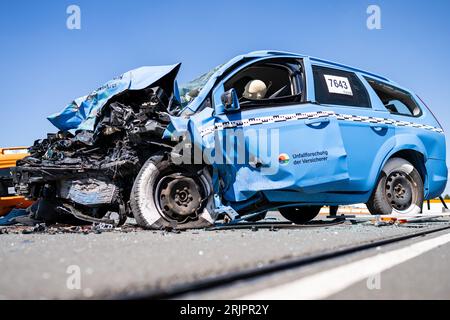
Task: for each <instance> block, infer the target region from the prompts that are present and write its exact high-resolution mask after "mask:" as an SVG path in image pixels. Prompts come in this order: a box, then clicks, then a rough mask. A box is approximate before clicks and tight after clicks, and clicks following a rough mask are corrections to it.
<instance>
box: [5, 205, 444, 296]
mask: <svg viewBox="0 0 450 320" xmlns="http://www.w3.org/2000/svg"><path fill="white" fill-rule="evenodd" d="M272 216H273V217H274V218H276V219H280V217H279V215H277V214H276V213H272ZM323 218H324V216H321V217H319V219H323ZM280 220H281V219H280ZM449 223H450V221H449V220H448V219H440V220H438V221H434V222H430V223H416V224H410V225H408V226H406V225H403V226H394V225H392V226H383V227H376V226H374V225H372V224H370V223H369V224H356V225H353V224H350V223H344V224H340V225H336V226H331V227H318V228H298V229H254V230H220V231H205V230H190V231H185V232H181V233H171V232H164V231H144V230H140V229H134V228H124V229H123V230H112V231H108V232H101V233H98V234H97V233H87V234H84V233H82V232H77V233H62V234H59V233H56V234H48V233H30V234H23V233H20V232H18V233H13V232H10V233H8V234H0V268H1V270H0V298H1V299H93V298H100V299H105V298H106V299H109V298H134V297H143V296H145V295H146V294H148V293H149V292H153V291H154V290H159V289H166V288H171V287H172V286H174V285H179V284H189V283H192V282H195V281H197V280H201V279H205V278H209V277H214V276H217V275H223V274H228V273H233V272H236V271H240V270H246V269H249V268H259V267H261V266H265V265H268V264H271V263H273V262H278V261H285V260H289V259H292V258H298V257H308V256H312V255H316V254H318V253H323V252H331V251H334V250H339V249H342V248H346V247H349V246H353V245H357V244H364V243H370V242H373V241H376V240H380V239H386V238H389V237H393V236H398V235H405V234H410V233H413V232H417V231H418V230H427V229H429V228H436V227H440V226H445V225H448V224H449ZM125 231H126V232H125ZM443 233H445V232H443ZM447 233H448V231H447ZM431 237H435V235H429V236H427V237H426V238H431ZM419 240H420V239H414V240H409V241H403V242H401V243H396V244H393V245H389V246H383V247H382V248H378V249H374V250H366V251H363V252H360V253H355V254H352V255H350V256H348V257H347V256H346V257H343V258H339V259H332V260H330V261H325V262H323V263H316V264H312V265H308V266H304V267H302V268H298V269H295V270H289V271H285V272H280V273H276V274H273V275H270V276H266V277H260V278H257V279H252V280H251V281H241V282H239V283H238V284H235V283H234V284H230V285H229V286H225V287H221V288H219V289H216V290H211V291H206V292H200V293H195V294H191V295H187V296H182V297H180V298H185V297H188V298H196V299H197V298H198V299H214V298H221V299H231V298H233V299H234V298H236V299H239V298H242V297H252V294H253V293H255V292H259V291H261V290H263V289H264V290H266V289H271V288H276V287H277V286H279V285H282V284H285V283H287V282H291V281H294V280H298V279H301V278H303V277H306V276H310V275H313V274H317V273H320V272H323V271H326V270H330V269H333V268H334V267H337V266H342V265H345V264H346V263H349V262H351V261H358V260H359V259H362V258H365V257H368V256H371V255H376V254H378V253H380V252H385V251H389V250H391V249H395V248H399V247H402V246H407V245H409V244H410V243H411V242H414V241H419ZM449 248H450V247H449V245H448V244H446V245H443V246H439V247H437V248H435V249H433V250H430V251H428V252H426V253H424V254H423V255H420V256H418V257H416V258H414V259H411V260H408V261H407V262H405V263H402V264H399V265H396V266H394V267H392V268H391V269H388V270H386V271H385V272H382V273H381V277H380V279H381V281H380V280H379V279H378V278H377V279H376V281H375V287H376V290H369V289H368V287H367V283H366V282H365V281H358V282H355V283H354V284H352V285H351V286H349V287H347V288H345V290H341V291H339V292H336V293H334V294H331V295H329V296H326V297H324V298H330V299H333V298H345V299H365V298H370V299H372V298H373V299H378V298H393V299H396V298H398V299H409V298H438V299H442V298H447V299H448V298H450V285H449V284H450V281H449V280H450V279H449V278H450V276H449V273H448V272H446V270H448V269H449V267H450V259H449V255H448V253H449V252H450V251H449ZM380 282H381V289H378V287H380V284H379V283H380ZM266 291H267V290H266ZM269 291H270V290H269ZM269 293H270V292H269Z"/></svg>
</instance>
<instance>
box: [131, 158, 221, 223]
mask: <svg viewBox="0 0 450 320" xmlns="http://www.w3.org/2000/svg"><path fill="white" fill-rule="evenodd" d="M172 176H176V177H175V178H173V179H172V178H171V177H172ZM200 176H202V175H200ZM185 178H186V179H189V183H190V185H189V187H191V185H192V183H191V181H190V180H192V181H195V182H196V186H195V188H194V189H195V190H193V191H194V192H195V194H190V193H188V196H189V198H193V197H195V199H196V200H195V201H194V200H187V201H189V202H188V205H186V207H188V206H190V205H191V204H192V202H195V203H194V204H197V203H201V205H200V204H199V205H198V206H194V207H195V208H196V209H195V212H196V214H195V217H194V216H192V215H177V213H179V212H181V211H176V210H175V209H178V208H179V207H178V206H177V205H175V206H176V208H174V207H173V206H172V207H170V206H171V205H172V204H174V201H176V200H174V199H172V198H173V197H172V195H173V194H174V193H176V195H174V197H177V195H178V191H179V189H176V192H174V190H175V189H172V188H171V187H170V188H169V186H170V185H171V184H172V183H175V184H177V183H178V184H180V182H179V181H182V180H183V179H185ZM169 179H172V180H170V182H169V183H168V184H167V185H168V186H167V189H170V190H171V192H170V194H169V195H168V194H167V193H164V192H165V191H164V192H159V190H160V185H162V184H164V183H165V182H164V181H168V180H169ZM186 179H185V180H186ZM186 181H187V180H186ZM205 181H207V179H204V178H202V177H199V175H198V173H192V174H190V173H189V172H188V171H187V170H183V169H182V168H181V167H176V166H174V165H172V164H171V163H170V161H168V160H166V159H165V158H164V157H163V156H159V155H158V156H153V157H151V158H149V159H148V160H147V162H146V163H145V164H144V166H143V167H142V168H141V170H140V172H139V174H138V175H137V177H136V179H135V181H134V184H133V188H132V190H131V195H130V206H131V210H132V212H133V216H134V218H135V219H136V222H137V223H138V225H139V226H140V227H142V228H145V229H157V230H161V229H171V230H172V229H177V230H183V229H196V228H204V227H208V226H211V225H212V224H213V223H214V220H213V219H212V218H211V215H209V212H208V210H206V205H207V203H209V201H210V199H211V192H210V189H208V188H209V186H208V185H206V183H204V182H205ZM163 182H164V183H163ZM184 182H185V181H184ZM197 183H198V185H197ZM200 185H201V186H200ZM176 188H178V187H176ZM180 189H181V188H180ZM200 189H201V190H200ZM197 191H198V193H197ZM182 192H183V191H182ZM203 193H204V194H203ZM199 195H201V197H199ZM162 196H164V198H162ZM166 196H167V197H166ZM192 196H193V197H192ZM168 198H170V200H163V199H168ZM177 199H179V198H177ZM200 199H202V200H200ZM163 201H167V202H169V201H170V203H168V204H167V203H164V202H163ZM163 206H164V208H163ZM169 207H170V208H169ZM167 208H169V209H167ZM183 208H184V207H183ZM183 208H182V209H183ZM180 210H181V209H180ZM169 213H170V214H169Z"/></svg>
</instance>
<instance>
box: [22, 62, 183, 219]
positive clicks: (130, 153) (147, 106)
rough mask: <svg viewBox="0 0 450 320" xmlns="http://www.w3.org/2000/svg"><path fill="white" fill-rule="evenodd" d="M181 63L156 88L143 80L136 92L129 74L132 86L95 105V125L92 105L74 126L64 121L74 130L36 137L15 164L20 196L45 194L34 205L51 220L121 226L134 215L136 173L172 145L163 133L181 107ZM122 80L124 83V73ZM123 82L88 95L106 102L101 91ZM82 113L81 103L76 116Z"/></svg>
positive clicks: (155, 82)
mask: <svg viewBox="0 0 450 320" xmlns="http://www.w3.org/2000/svg"><path fill="white" fill-rule="evenodd" d="M178 67H179V66H177V67H175V68H172V69H171V70H170V71H169V72H166V74H163V75H162V76H161V74H160V75H159V78H158V79H157V80H155V81H152V83H151V85H150V86H147V85H148V84H149V83H150V82H147V83H145V84H143V83H142V81H140V83H139V84H138V85H139V86H140V87H137V88H134V90H130V87H131V86H132V85H135V86H136V82H138V80H136V77H134V78H133V77H131V76H130V77H129V78H133V80H134V84H133V83H131V81H130V85H128V86H124V87H123V88H122V89H120V90H119V91H117V92H115V93H114V94H111V95H110V96H109V97H108V99H107V101H105V102H104V103H102V104H101V105H99V104H96V105H95V106H96V110H95V112H94V114H95V117H94V121H92V126H91V127H89V126H86V123H88V122H89V119H90V118H92V117H91V116H92V114H93V112H92V108H91V113H90V114H89V115H86V118H85V119H83V120H84V121H79V122H78V123H77V127H76V128H75V129H74V128H73V127H72V128H64V127H63V128H62V129H71V130H62V131H60V132H59V133H56V134H49V135H48V136H47V138H46V139H43V140H38V141H36V142H35V143H34V145H33V146H32V147H31V148H30V150H29V151H30V156H28V157H26V158H24V159H23V160H21V161H19V162H18V163H17V167H16V168H15V170H14V181H15V186H16V190H17V192H18V193H19V194H20V195H22V196H24V197H26V198H27V199H30V200H39V204H40V205H38V206H36V208H35V210H37V213H36V215H37V216H39V218H41V219H42V220H44V221H46V222H47V221H48V222H53V221H65V220H66V219H68V220H72V221H73V218H74V217H75V218H76V219H77V220H83V221H89V222H105V223H111V224H116V225H117V224H121V223H123V222H124V221H125V220H126V217H127V216H131V215H132V214H131V210H130V208H129V197H130V191H131V188H132V186H133V181H134V179H135V177H136V175H137V174H138V172H139V170H140V169H141V167H142V165H143V164H144V163H145V161H146V160H147V159H148V158H149V157H151V156H152V155H154V154H156V153H158V152H162V151H170V149H171V148H172V145H171V141H170V140H169V141H168V140H167V139H163V133H164V131H165V129H166V127H167V126H168V124H169V123H170V113H173V111H170V110H173V109H176V108H177V106H174V103H175V102H174V99H173V97H172V91H173V85H174V82H173V81H174V77H175V76H176V73H177V71H178ZM147 78H148V77H147ZM116 81H119V84H120V82H123V76H122V77H121V78H119V79H118V80H116ZM127 81H128V80H127ZM118 87H120V86H115V87H112V86H111V85H106V86H104V87H102V88H101V89H99V90H97V91H96V92H95V94H94V95H91V96H90V97H88V98H86V99H85V101H91V102H92V101H93V100H94V101H100V99H101V96H102V90H103V92H104V90H111V88H118ZM89 99H90V100H89ZM88 106H89V107H92V103H91V105H88ZM81 107H83V105H81ZM81 107H80V108H81ZM84 107H86V105H84ZM66 110H69V111H71V110H72V109H70V108H67V109H66ZM64 112H66V111H64ZM64 112H63V113H64ZM63 113H62V114H63ZM79 114H80V110H79V109H78V110H77V114H76V117H72V118H73V119H77V117H79ZM63 116H64V115H62V116H61V115H60V116H59V117H58V118H57V120H58V121H59V120H61V119H62V118H64V117H63ZM65 116H66V118H65V119H63V120H64V121H63V122H61V123H63V124H64V125H67V124H68V123H70V121H68V120H67V112H66V115H65ZM52 120H53V121H52V122H54V121H55V118H54V119H52Z"/></svg>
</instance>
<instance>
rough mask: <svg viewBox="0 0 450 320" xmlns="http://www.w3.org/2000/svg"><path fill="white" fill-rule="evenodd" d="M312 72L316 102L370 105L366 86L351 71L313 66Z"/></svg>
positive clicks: (353, 105)
mask: <svg viewBox="0 0 450 320" xmlns="http://www.w3.org/2000/svg"><path fill="white" fill-rule="evenodd" d="M313 74H314V87H315V93H316V101H317V102H318V103H320V104H336V105H342V106H351V107H361V108H370V107H371V105H370V99H369V95H368V93H367V90H366V88H365V87H364V85H363V84H362V82H361V81H360V80H359V79H358V77H357V76H356V74H354V73H353V72H347V71H342V70H337V69H333V68H326V67H319V66H313Z"/></svg>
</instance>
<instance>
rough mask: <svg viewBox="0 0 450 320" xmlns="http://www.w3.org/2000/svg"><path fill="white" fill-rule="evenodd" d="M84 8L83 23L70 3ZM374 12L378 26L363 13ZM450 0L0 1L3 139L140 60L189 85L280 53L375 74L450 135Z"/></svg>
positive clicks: (28, 139) (36, 133)
mask: <svg viewBox="0 0 450 320" xmlns="http://www.w3.org/2000/svg"><path fill="white" fill-rule="evenodd" d="M70 4H75V5H78V6H79V7H80V8H81V30H68V29H67V28H66V19H67V17H68V15H67V14H66V8H67V6H68V5H70ZM370 4H377V5H379V6H380V8H381V14H382V16H381V21H382V29H381V30H368V29H367V27H366V19H367V17H368V15H367V14H366V9H367V7H368V5H370ZM449 33H450V1H448V0H433V1H400V0H389V1H375V0H373V1H364V0H361V1H357V0H348V1H332V0H329V1H324V0H315V1H302V0H295V1H283V0H277V1H261V0H256V1H255V0H251V1H237V0H232V1H212V0H210V1H171V0H165V1H158V2H156V1H149V0H146V1H144V0H142V1H141V0H139V1H138V0H136V1H132V0H129V1H114V0H108V1H107V0H89V1H88V0H71V1H66V0H58V1H44V0H42V1H23V0H14V1H12V0H9V1H8V0H5V1H1V2H0V48H1V50H0V70H1V75H2V76H1V78H0V98H1V106H0V119H1V124H0V133H1V134H0V146H16V145H30V144H31V143H32V142H33V141H34V140H35V139H38V138H41V137H44V136H45V134H46V133H47V132H54V131H55V128H53V127H52V126H51V124H50V123H49V122H48V121H47V120H46V116H47V115H49V114H51V113H53V112H56V111H59V110H60V109H62V108H63V107H64V106H65V105H66V104H67V103H69V102H70V101H71V100H72V99H73V98H76V97H78V96H82V95H85V94H87V93H89V92H90V91H92V90H93V89H95V88H96V87H98V86H99V85H101V84H103V83H104V82H106V81H107V80H109V79H111V78H113V77H114V76H116V75H119V74H121V73H123V72H125V71H127V70H130V69H132V68H135V67H139V66H143V65H164V64H173V63H176V62H183V66H182V69H181V73H180V78H179V80H180V81H181V82H183V81H184V80H189V79H190V78H193V77H195V76H197V75H198V74H200V73H202V72H204V71H207V70H208V69H210V68H212V67H214V66H215V65H218V64H220V63H222V62H225V61H227V60H228V59H230V58H232V57H233V56H235V55H237V54H240V53H245V52H249V51H253V50H261V49H277V50H286V51H293V52H299V53H305V54H309V55H314V56H318V57H322V58H326V59H331V60H335V61H339V62H342V63H346V64H349V65H353V66H357V67H360V68H363V69H367V70H369V71H373V72H376V73H380V74H383V75H385V76H387V77H389V78H391V79H392V80H394V81H397V82H398V83H400V84H401V85H403V86H405V87H409V88H411V89H413V90H415V91H416V92H417V93H418V94H419V95H420V96H421V97H422V98H423V99H424V100H425V101H426V102H427V104H428V105H429V106H430V107H431V109H432V110H433V112H434V113H435V114H436V115H437V117H438V118H439V120H440V122H441V123H442V125H443V127H444V130H446V132H447V134H448V133H449V132H450V54H449V53H450V34H449Z"/></svg>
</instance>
